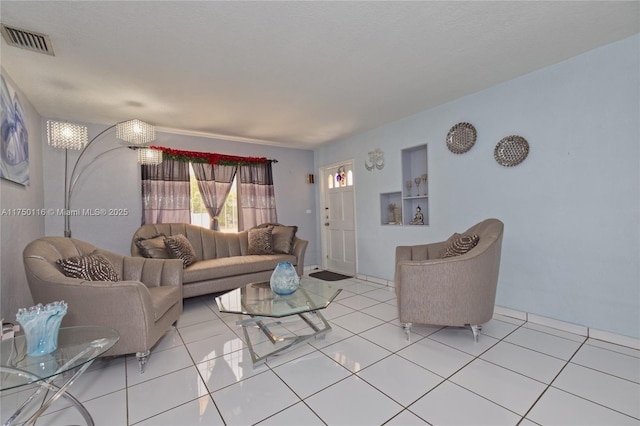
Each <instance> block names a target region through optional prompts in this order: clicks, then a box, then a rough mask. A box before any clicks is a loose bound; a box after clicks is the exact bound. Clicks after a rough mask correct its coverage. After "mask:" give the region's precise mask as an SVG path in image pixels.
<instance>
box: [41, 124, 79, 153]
mask: <svg viewBox="0 0 640 426" xmlns="http://www.w3.org/2000/svg"><path fill="white" fill-rule="evenodd" d="M47 141H48V143H49V145H51V146H52V147H54V148H62V149H76V150H81V149H82V148H84V146H85V145H86V144H87V142H88V141H89V135H88V132H87V128H86V127H85V126H80V125H77V124H71V123H63V122H59V121H51V120H49V121H47Z"/></svg>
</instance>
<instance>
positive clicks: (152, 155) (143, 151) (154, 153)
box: [138, 148, 162, 165]
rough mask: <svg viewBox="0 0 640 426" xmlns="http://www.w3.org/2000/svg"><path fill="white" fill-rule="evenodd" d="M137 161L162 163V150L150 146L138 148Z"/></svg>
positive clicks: (153, 163)
mask: <svg viewBox="0 0 640 426" xmlns="http://www.w3.org/2000/svg"><path fill="white" fill-rule="evenodd" d="M138 163H139V164H146V165H156V164H160V163H162V151H160V150H158V149H151V148H140V149H138Z"/></svg>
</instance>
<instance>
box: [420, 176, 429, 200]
mask: <svg viewBox="0 0 640 426" xmlns="http://www.w3.org/2000/svg"><path fill="white" fill-rule="evenodd" d="M420 177H421V178H422V182H424V183H423V185H424V195H425V196H426V195H427V174H426V173H425V174H423V175H422V176H420Z"/></svg>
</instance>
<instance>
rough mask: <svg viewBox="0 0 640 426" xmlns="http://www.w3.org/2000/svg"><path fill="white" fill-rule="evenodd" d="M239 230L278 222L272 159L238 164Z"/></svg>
mask: <svg viewBox="0 0 640 426" xmlns="http://www.w3.org/2000/svg"><path fill="white" fill-rule="evenodd" d="M238 175H239V177H240V179H239V182H238V185H237V189H238V230H239V231H242V230H245V229H249V228H252V227H254V226H256V225H260V224H262V223H267V222H277V221H278V218H277V214H276V195H275V190H274V188H273V172H272V169H271V161H267V162H266V163H249V164H240V165H239V166H238Z"/></svg>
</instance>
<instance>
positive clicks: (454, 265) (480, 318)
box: [395, 219, 504, 341]
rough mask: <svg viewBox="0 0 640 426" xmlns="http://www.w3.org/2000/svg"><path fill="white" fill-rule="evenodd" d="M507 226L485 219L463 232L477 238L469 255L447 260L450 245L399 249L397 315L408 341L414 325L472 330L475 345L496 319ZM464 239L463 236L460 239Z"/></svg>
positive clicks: (426, 245) (397, 252)
mask: <svg viewBox="0 0 640 426" xmlns="http://www.w3.org/2000/svg"><path fill="white" fill-rule="evenodd" d="M503 230H504V225H503V223H502V222H501V221H500V220H498V219H486V220H483V221H482V222H480V223H477V224H475V225H473V226H472V227H471V228H469V229H468V230H466V231H464V233H463V235H477V236H478V237H479V240H478V241H477V245H476V246H475V247H473V248H472V249H471V250H470V251H468V252H467V253H465V254H461V255H458V256H452V257H446V258H443V257H442V255H443V250H444V249H445V248H446V247H451V245H450V244H448V243H450V242H451V241H453V240H455V238H454V236H452V238H450V239H449V240H447V241H440V242H437V243H431V244H422V245H415V246H399V247H396V271H395V288H396V294H397V297H398V316H399V319H400V322H401V323H402V324H403V325H404V328H405V331H406V333H407V337H409V335H410V329H411V324H412V323H417V324H431V325H445V326H460V327H462V326H470V327H471V330H472V331H473V335H474V338H475V340H476V341H477V340H478V333H479V332H480V330H481V325H482V324H484V323H486V322H487V321H489V320H490V319H491V317H492V316H493V310H494V306H495V298H496V289H497V285H498V273H499V270H500V255H501V251H502V234H503ZM458 235H459V234H458Z"/></svg>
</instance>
